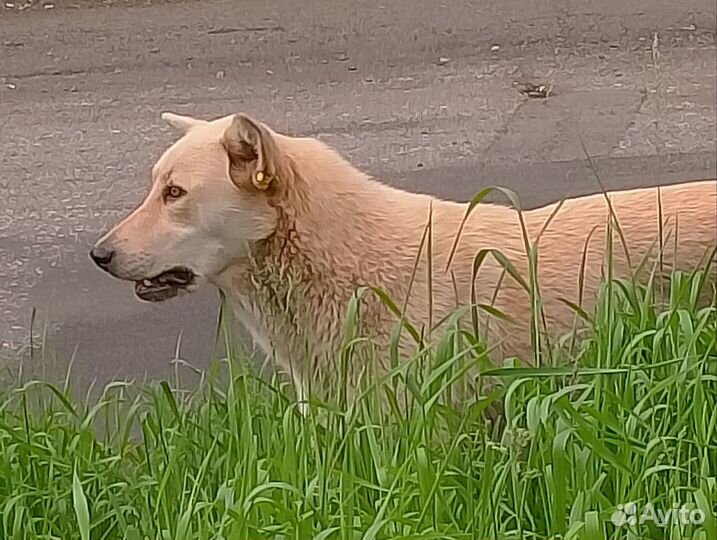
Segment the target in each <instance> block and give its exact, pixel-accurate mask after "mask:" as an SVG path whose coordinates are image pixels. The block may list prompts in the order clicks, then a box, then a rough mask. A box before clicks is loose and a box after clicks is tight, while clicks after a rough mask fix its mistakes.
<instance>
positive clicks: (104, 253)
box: [90, 246, 115, 270]
mask: <svg viewBox="0 0 717 540" xmlns="http://www.w3.org/2000/svg"><path fill="white" fill-rule="evenodd" d="M114 255H115V252H114V251H112V250H110V249H107V248H104V247H102V246H95V247H93V248H92V249H91V250H90V258H91V259H92V260H93V261H95V264H96V265H97V266H99V267H100V268H102V269H103V270H107V268H108V267H109V265H110V264H111V263H112V259H113V258H114Z"/></svg>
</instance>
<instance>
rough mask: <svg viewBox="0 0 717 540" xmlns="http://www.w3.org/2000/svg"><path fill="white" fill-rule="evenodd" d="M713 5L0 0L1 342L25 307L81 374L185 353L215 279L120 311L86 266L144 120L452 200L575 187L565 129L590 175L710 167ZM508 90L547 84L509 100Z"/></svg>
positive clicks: (155, 364)
mask: <svg viewBox="0 0 717 540" xmlns="http://www.w3.org/2000/svg"><path fill="white" fill-rule="evenodd" d="M146 4H151V5H146ZM0 5H2V4H0ZM28 6H29V8H30V9H25V7H28ZM92 6H102V7H95V8H93V7H92ZM715 11H716V10H715V3H714V1H713V0H683V1H681V2H674V1H673V0H602V1H601V2H588V1H587V0H562V1H556V0H500V1H498V0H495V1H484V2H473V3H468V2H461V3H458V2H445V3H441V2H436V1H434V0H391V1H390V2H388V1H386V2H376V1H370V2H369V1H358V2H357V1H352V0H336V1H332V2H326V1H321V0H301V1H299V2H294V1H292V0H268V1H265V2H263V3H262V2H257V1H256V0H229V1H224V2H221V1H220V2H198V1H194V2H169V3H144V2H140V1H132V0H126V1H122V2H115V3H113V2H93V1H90V0H78V1H76V2H73V1H72V0H58V1H55V2H52V3H51V2H48V1H44V2H39V1H37V0H35V1H34V3H32V4H31V5H30V4H27V3H26V2H25V1H24V0H21V1H16V2H7V1H6V2H5V3H4V7H0V118H2V128H1V129H0V342H1V346H2V348H1V349H0V351H1V352H0V355H2V356H4V357H5V358H6V359H9V360H10V362H14V363H16V362H17V361H18V357H22V356H25V357H26V356H27V353H28V344H29V341H30V340H29V336H30V328H29V327H30V319H31V315H30V314H31V312H32V309H33V308H36V310H37V313H38V318H37V320H36V322H35V325H34V329H35V333H36V334H37V335H36V336H35V338H34V341H35V342H38V341H43V342H45V343H46V351H54V354H56V355H57V356H58V357H59V358H60V359H61V361H65V360H66V359H67V358H69V357H71V356H73V355H74V358H75V368H74V369H75V373H76V374H78V375H79V376H81V377H82V378H84V379H85V380H89V379H92V378H97V379H98V380H99V381H100V382H104V381H106V380H108V379H111V378H114V377H121V378H124V377H142V376H144V375H147V376H150V377H160V376H164V375H166V374H167V373H168V372H169V367H168V366H169V361H170V360H171V359H172V358H173V357H174V356H175V350H176V344H177V340H178V337H179V336H181V347H180V356H181V357H182V358H184V359H186V360H187V361H189V362H191V363H194V364H196V365H198V366H205V365H207V363H208V361H209V359H210V356H211V350H212V348H213V338H214V327H215V321H216V313H217V311H216V297H215V294H214V292H213V291H211V290H205V291H202V292H201V293H197V294H195V295H192V296H189V297H186V298H183V299H179V300H175V301H171V302H169V303H166V304H162V305H157V306H149V305H145V304H141V303H139V302H138V301H136V300H135V299H134V297H133V294H132V291H131V286H128V285H126V284H122V283H119V282H116V281H114V280H112V279H110V278H108V277H107V276H106V275H103V274H101V273H100V272H99V271H97V270H95V269H94V268H93V267H92V265H91V264H90V262H89V260H88V258H87V255H86V253H87V250H88V247H89V246H90V245H91V244H92V243H93V241H94V240H95V238H96V237H97V236H98V235H99V234H101V232H102V231H104V230H105V229H106V228H107V227H108V226H109V225H111V224H112V223H114V222H115V221H116V220H117V219H118V218H120V217H121V216H122V215H123V214H125V213H126V212H127V211H128V210H129V209H131V208H132V207H133V206H134V205H135V204H136V203H137V202H138V201H139V200H140V199H141V197H142V194H143V193H144V190H145V189H146V188H147V185H148V181H149V170H150V167H151V164H152V163H153V161H154V160H155V159H156V158H157V157H158V156H159V155H160V153H161V151H162V150H163V148H165V147H166V146H167V145H168V144H169V143H170V142H171V141H172V138H173V135H172V134H171V133H170V131H169V130H168V129H167V128H166V127H165V126H163V125H162V123H161V121H160V118H159V113H160V111H163V110H173V111H176V112H181V113H188V114H196V115H205V116H208V117H211V116H220V115H223V114H227V113H230V112H236V111H244V112H248V113H250V114H252V115H254V116H256V117H258V118H261V119H263V120H265V121H267V122H268V123H270V124H271V125H272V126H274V128H275V129H277V130H280V131H286V132H290V133H296V134H305V135H312V136H316V137H319V138H321V139H323V140H325V141H326V142H328V143H330V144H332V145H334V146H336V147H337V148H339V149H340V151H342V152H343V153H344V154H345V155H346V156H347V157H348V158H349V159H350V160H352V161H353V162H354V163H355V164H356V165H358V166H360V167H361V168H363V169H365V170H367V171H369V172H371V173H372V174H374V175H376V176H377V177H379V178H381V179H382V180H384V181H386V182H390V183H394V184H396V185H398V186H402V187H404V188H406V189H410V190H420V191H425V192H430V193H434V194H436V195H440V196H443V197H447V198H454V199H458V200H461V199H466V198H468V197H470V196H471V195H472V194H473V193H475V192H476V191H478V190H479V189H480V188H481V187H484V186H486V185H489V184H499V185H504V186H507V187H511V188H513V189H515V190H516V191H517V192H518V193H519V194H520V196H521V198H522V200H523V203H524V204H525V206H536V205H540V204H544V203H548V202H551V201H554V200H557V199H560V198H562V197H566V196H573V195H579V194H585V193H590V192H595V191H597V190H598V185H597V182H596V181H595V179H594V176H593V173H592V172H591V171H590V170H589V168H588V167H587V165H586V160H585V156H584V153H583V150H582V146H581V144H580V140H581V139H582V141H583V142H584V144H585V146H586V148H587V149H588V152H589V153H590V154H591V156H592V157H593V159H594V162H595V164H596V166H597V168H598V171H599V174H600V176H601V178H602V179H603V181H604V183H605V184H606V185H607V186H608V187H610V188H617V187H633V186H639V185H657V184H660V183H669V182H675V181H681V180H689V179H700V178H706V177H714V175H715V167H716V165H715V163H716V157H715V142H716V141H715V138H716V131H717V121H716V118H715V102H716V99H717V96H716V90H715V76H716V75H715V65H716V55H715ZM656 32H657V36H658V37H657V47H654V34H655V33H656ZM516 82H518V83H525V82H533V83H548V84H551V85H552V87H553V92H552V94H551V96H550V97H549V98H548V99H531V98H527V97H525V96H524V95H522V94H521V93H519V92H518V88H519V87H517V86H515V83H516ZM18 353H20V354H19V355H18ZM48 354H49V353H48ZM48 358H49V357H47V358H45V359H44V360H43V359H40V358H38V357H36V358H35V360H33V362H34V365H31V366H29V368H30V369H32V370H37V369H42V368H43V367H44V365H43V362H44V363H47V362H49V360H48Z"/></svg>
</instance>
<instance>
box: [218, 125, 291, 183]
mask: <svg viewBox="0 0 717 540" xmlns="http://www.w3.org/2000/svg"><path fill="white" fill-rule="evenodd" d="M224 147H225V148H226V149H227V153H228V154H229V159H230V161H231V164H232V166H233V167H237V168H239V169H240V170H241V171H243V172H245V173H249V175H250V177H251V182H252V184H253V185H254V187H255V188H257V189H260V190H262V191H263V190H266V189H268V188H269V186H270V185H272V183H273V182H275V181H276V180H277V178H278V176H279V175H280V174H281V172H282V167H281V155H280V151H279V148H278V146H277V144H276V140H275V139H274V135H273V133H272V132H271V130H270V129H269V128H267V127H266V126H265V125H264V124H262V123H261V122H257V121H256V120H254V119H252V118H250V117H249V116H246V115H245V114H235V115H234V116H233V117H232V120H231V123H230V124H229V127H228V128H227V129H226V131H225V132H224ZM232 179H233V180H234V182H238V179H237V178H234V177H232Z"/></svg>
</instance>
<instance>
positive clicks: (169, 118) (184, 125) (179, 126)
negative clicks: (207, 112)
mask: <svg viewBox="0 0 717 540" xmlns="http://www.w3.org/2000/svg"><path fill="white" fill-rule="evenodd" d="M162 120H164V121H165V122H167V123H168V124H169V125H170V126H172V127H173V128H174V129H175V130H177V131H178V132H179V133H181V134H182V135H184V134H185V133H186V132H187V131H189V130H190V129H192V128H194V127H196V126H201V125H205V124H207V122H206V121H204V120H199V119H197V118H192V117H191V116H183V115H181V114H174V113H171V112H163V113H162Z"/></svg>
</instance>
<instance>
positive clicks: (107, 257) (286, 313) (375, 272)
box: [91, 114, 717, 383]
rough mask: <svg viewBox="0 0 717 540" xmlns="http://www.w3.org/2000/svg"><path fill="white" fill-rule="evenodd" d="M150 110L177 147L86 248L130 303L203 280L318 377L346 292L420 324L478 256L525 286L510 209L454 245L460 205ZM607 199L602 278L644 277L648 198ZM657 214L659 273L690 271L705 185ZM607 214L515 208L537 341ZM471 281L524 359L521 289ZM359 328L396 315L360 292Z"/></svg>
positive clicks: (527, 349) (573, 294)
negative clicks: (608, 261)
mask: <svg viewBox="0 0 717 540" xmlns="http://www.w3.org/2000/svg"><path fill="white" fill-rule="evenodd" d="M163 116H164V118H165V119H166V120H167V121H168V122H169V123H170V124H172V125H173V126H174V127H176V128H178V129H179V130H180V131H182V133H183V137H182V138H180V139H179V140H178V141H177V142H176V143H175V144H174V145H173V146H172V147H170V148H169V149H168V150H167V151H166V152H165V154H164V155H163V156H162V157H161V158H160V159H159V161H158V162H157V164H156V165H155V167H154V169H153V171H152V176H153V181H154V184H153V187H152V189H151V191H150V192H149V194H148V195H147V197H146V198H145V200H144V201H143V202H142V203H141V205H140V206H139V208H137V209H136V210H135V211H134V212H132V213H131V214H130V215H129V216H128V217H127V218H125V219H124V220H123V221H122V222H121V223H119V224H118V225H117V226H116V227H114V228H113V229H112V230H111V231H110V232H109V233H107V234H106V235H105V236H104V237H103V238H102V239H101V240H100V241H99V242H98V243H97V244H96V246H95V247H94V249H93V250H92V253H91V255H92V258H93V259H94V260H95V262H96V263H97V264H98V265H99V266H100V267H102V268H103V269H104V270H106V271H108V272H110V273H111V274H112V275H114V276H116V277H118V278H120V279H124V280H129V281H134V282H135V292H136V294H137V296H138V297H139V298H141V299H143V300H147V301H153V302H157V301H162V300H166V299H168V298H171V297H173V296H175V295H177V294H178V293H179V292H181V291H192V290H194V289H195V288H196V287H197V285H198V284H199V283H200V282H202V281H205V282H209V283H212V284H214V285H216V286H217V287H219V288H220V289H221V290H222V291H223V292H224V293H225V295H226V297H227V299H228V301H229V302H230V304H231V306H232V308H233V310H234V311H235V313H236V315H237V316H238V318H239V319H240V320H241V321H242V322H243V323H244V324H245V325H246V327H247V328H248V330H249V331H250V332H251V334H252V336H253V338H254V339H255V340H256V342H257V343H258V344H259V345H260V346H261V347H262V348H263V349H264V351H266V352H267V354H269V355H271V356H273V357H274V358H275V359H276V361H277V362H278V364H279V366H280V367H282V368H283V369H284V370H286V371H290V372H291V373H292V374H293V376H294V380H295V382H298V383H300V382H301V380H302V378H303V377H304V376H305V375H306V374H307V371H308V370H309V369H310V366H311V365H312V364H313V362H319V364H318V366H319V367H320V365H321V362H323V361H325V359H327V358H331V357H332V355H335V352H336V350H337V348H338V347H339V344H340V340H341V333H342V324H343V319H344V315H345V310H346V307H347V303H348V301H349V299H350V297H351V295H352V293H353V292H354V291H355V290H356V288H357V287H360V286H370V287H379V288H381V289H382V290H384V291H385V292H386V293H387V294H388V295H389V296H390V297H391V298H393V299H394V301H395V302H396V304H397V305H399V306H403V305H404V303H405V305H406V317H407V318H408V319H409V320H410V321H411V322H412V323H413V324H415V325H416V326H417V327H419V328H424V329H425V328H428V327H429V326H433V325H435V324H436V323H438V322H439V321H441V319H443V318H444V317H445V316H446V315H448V314H450V313H451V312H453V311H454V310H455V309H456V308H457V306H460V305H466V304H468V303H470V302H471V281H472V277H473V276H472V273H473V263H474V259H475V257H476V254H477V253H478V252H479V251H480V250H484V249H496V250H500V252H502V253H503V254H504V255H505V256H506V257H507V258H508V259H509V260H510V261H512V263H513V264H514V265H515V267H516V269H517V270H518V272H520V273H521V274H522V275H523V276H525V280H526V281H528V277H527V276H528V262H527V257H526V254H525V247H524V238H523V235H522V231H521V227H520V224H519V215H518V213H517V212H516V211H515V210H513V209H510V208H508V207H505V206H499V205H493V204H480V205H478V206H477V207H476V208H475V209H474V211H473V212H472V213H471V215H470V217H469V219H468V220H467V221H466V223H465V226H464V227H463V229H462V233H461V235H460V238H459V241H458V243H457V246H454V241H455V239H456V235H457V233H458V231H459V228H460V226H461V221H462V220H463V218H464V216H465V214H466V209H467V205H466V204H458V203H454V202H447V201H442V200H439V199H436V198H432V197H429V196H426V195H418V194H413V193H407V192H404V191H400V190H398V189H395V188H392V187H389V186H387V185H384V184H381V183H379V182H377V181H375V180H372V179H370V178H369V177H368V176H366V175H365V174H363V173H361V172H359V171H358V170H356V169H355V168H354V167H352V166H351V165H350V164H349V163H347V162H346V161H345V160H343V159H342V158H341V157H340V156H339V155H338V154H337V153H336V152H335V151H333V150H332V149H330V148H329V147H327V146H326V145H324V144H322V143H321V142H319V141H317V140H314V139H310V138H294V137H288V136H285V135H280V134H278V133H275V132H273V131H272V130H271V129H270V128H268V127H267V126H266V125H264V124H262V123H259V122H257V121H255V120H252V119H251V118H249V117H247V116H244V115H233V116H228V117H225V118H221V119H218V120H214V121H211V122H206V121H202V120H196V119H193V118H187V117H182V116H178V115H173V114H165V115H163ZM610 200H611V201H612V205H613V207H614V212H615V214H616V215H617V218H618V220H619V224H620V227H621V229H622V231H623V234H624V237H625V239H626V240H627V244H628V246H627V247H628V253H629V259H630V261H628V257H627V256H626V255H625V250H624V249H623V247H622V245H621V244H620V241H619V239H618V237H617V235H615V241H614V244H615V245H614V248H613V251H614V253H615V266H614V271H615V275H616V276H618V277H620V276H621V277H627V276H629V268H630V266H632V267H633V268H634V267H635V266H637V265H638V263H639V262H640V261H641V260H642V259H643V258H645V257H647V258H648V259H649V260H648V264H647V268H648V269H652V268H654V266H653V265H652V261H654V260H655V258H656V257H657V254H658V248H659V246H660V240H659V236H658V232H659V231H660V227H659V226H658V190H657V189H654V188H650V189H639V190H633V191H623V192H616V193H611V194H610ZM661 205H662V213H663V217H664V223H663V231H662V234H663V238H664V239H663V242H662V243H663V245H664V246H665V249H664V250H663V259H664V260H663V265H664V268H666V269H668V270H669V269H671V268H675V267H680V268H684V269H692V268H694V267H695V266H696V265H697V264H698V263H699V262H700V261H704V260H705V258H706V257H707V256H709V253H710V250H711V249H713V247H714V245H715V238H716V236H717V232H716V231H717V224H716V223H715V220H716V215H715V214H716V208H717V183H716V182H715V181H714V180H709V181H700V182H694V183H687V184H681V185H675V186H669V187H663V188H662V189H661ZM556 210H557V212H556ZM609 213H610V212H609V210H608V205H607V203H606V197H605V196H604V195H602V194H601V195H595V196H590V197H583V198H578V199H573V200H568V201H565V203H564V204H563V205H562V206H561V207H560V208H558V207H557V206H556V205H551V206H548V207H544V208H541V209H538V210H533V211H528V212H525V213H524V214H523V217H524V219H525V224H526V227H527V231H528V239H529V241H530V242H534V241H535V240H536V239H537V238H538V235H539V233H540V239H539V243H538V252H539V264H538V268H539V285H540V291H541V295H542V298H543V309H544V313H545V321H546V322H547V327H548V329H549V330H550V332H551V333H554V334H561V333H565V332H568V331H569V330H570V329H571V327H572V325H573V323H574V320H575V313H574V311H573V310H571V309H570V308H569V307H568V306H567V305H566V304H565V303H564V302H563V301H561V300H560V299H561V298H563V299H565V300H568V301H570V302H573V303H576V304H578V303H580V296H581V293H579V291H578V280H579V275H580V270H581V268H582V267H583V266H584V267H585V268H586V274H585V276H584V285H583V290H582V307H583V308H584V309H585V310H587V311H588V312H589V311H590V310H591V308H592V306H593V304H594V300H595V295H596V293H597V290H598V287H599V284H600V282H601V280H602V274H603V272H604V267H603V254H604V252H605V246H606V235H607V233H606V228H607V223H608V215H609ZM429 215H431V216H432V225H431V231H430V236H431V243H432V257H431V259H432V261H433V264H432V269H431V271H430V272H429V269H428V260H429V258H428V257H427V256H426V254H425V247H424V253H423V255H421V256H420V257H419V255H420V254H419V248H420V247H421V241H422V237H423V236H424V231H425V230H426V225H427V223H428V221H429ZM551 216H553V219H552V220H551V221H550V223H549V224H548V225H547V227H545V226H546V222H547V221H548V219H549V218H550V217H551ZM544 227H545V229H544V230H542V229H543V228H544ZM677 228H678V229H679V230H676V229H677ZM541 230H542V233H541ZM588 238H590V241H589V242H588ZM675 238H677V242H675ZM670 239H671V241H670ZM454 247H455V250H454V254H453V257H452V261H451V264H450V268H449V270H448V271H446V266H447V264H448V262H449V255H450V254H451V252H452V250H453V248H454ZM711 254H712V255H713V254H714V252H711ZM417 260H418V263H417ZM628 263H629V264H628ZM414 267H415V272H414ZM498 286H499V287H498ZM409 287H411V291H410V295H409ZM474 287H475V301H476V302H477V303H479V304H485V305H493V306H495V308H497V309H499V310H501V311H502V312H503V313H505V314H506V315H507V316H509V317H510V319H511V320H512V322H508V321H507V320H499V319H494V320H492V321H491V322H490V324H489V325H488V326H487V328H488V333H489V335H488V340H489V343H490V344H492V345H496V346H497V347H498V349H497V352H496V356H499V355H502V354H507V355H522V356H523V357H524V358H525V360H527V361H530V359H531V331H530V324H531V323H530V312H531V306H530V298H529V295H528V293H527V292H526V291H525V289H524V287H523V286H522V285H520V284H519V282H518V281H517V280H515V279H513V278H512V277H510V276H509V275H507V276H506V275H504V271H503V266H501V265H500V264H499V263H498V262H497V260H496V259H495V258H494V257H492V256H489V257H486V258H485V260H484V261H483V264H482V265H481V267H480V269H479V271H478V273H477V276H476V277H475V285H474ZM429 290H432V295H430V294H429ZM488 311H489V310H488ZM481 314H483V315H486V313H485V312H484V311H481ZM362 321H363V323H364V325H365V330H366V331H368V332H369V333H370V334H372V335H373V337H375V338H376V339H377V340H379V341H381V340H386V339H387V338H388V335H389V333H390V331H391V329H392V328H393V326H394V325H395V323H396V317H395V316H394V315H393V314H391V313H390V312H389V310H388V309H386V308H385V306H384V304H383V303H382V302H381V301H379V299H378V298H377V297H376V296H374V295H367V296H366V301H365V304H364V305H362ZM403 346H404V347H405V348H408V347H409V340H404V342H403Z"/></svg>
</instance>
